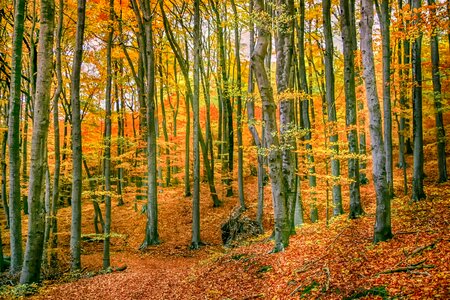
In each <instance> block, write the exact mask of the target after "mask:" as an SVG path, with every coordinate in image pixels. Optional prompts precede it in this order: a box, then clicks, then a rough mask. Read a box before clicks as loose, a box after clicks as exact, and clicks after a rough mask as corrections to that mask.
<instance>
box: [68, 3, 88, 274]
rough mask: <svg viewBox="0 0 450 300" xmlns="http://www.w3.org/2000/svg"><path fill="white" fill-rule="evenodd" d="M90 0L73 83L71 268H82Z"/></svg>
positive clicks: (82, 9) (82, 14)
mask: <svg viewBox="0 0 450 300" xmlns="http://www.w3.org/2000/svg"><path fill="white" fill-rule="evenodd" d="M85 20H86V0H78V10H77V31H76V37H75V51H74V58H73V65H72V82H71V86H70V92H71V99H70V100H71V101H70V102H71V106H72V166H73V168H72V225H71V236H70V253H71V269H72V270H73V271H75V270H80V269H81V245H80V244H81V191H82V180H83V173H82V172H83V170H82V139H81V107H80V75H81V63H82V60H83V42H84V27H85Z"/></svg>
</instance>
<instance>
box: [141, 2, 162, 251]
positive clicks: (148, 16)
mask: <svg viewBox="0 0 450 300" xmlns="http://www.w3.org/2000/svg"><path fill="white" fill-rule="evenodd" d="M141 5H142V8H143V14H144V18H143V19H144V30H145V43H146V45H145V56H146V62H147V66H146V76H147V83H146V86H145V94H146V98H147V126H148V134H147V152H148V159H147V171H148V192H147V225H146V234H145V240H144V242H143V244H142V245H141V249H143V248H146V247H147V246H151V245H156V244H159V234H158V201H157V200H158V198H157V196H158V194H157V163H156V156H157V153H156V127H155V125H156V124H155V121H154V120H155V109H156V105H155V57H154V53H153V28H152V24H153V18H152V12H151V7H150V3H149V2H144V3H142V2H141Z"/></svg>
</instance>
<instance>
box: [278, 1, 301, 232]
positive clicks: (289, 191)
mask: <svg viewBox="0 0 450 300" xmlns="http://www.w3.org/2000/svg"><path fill="white" fill-rule="evenodd" d="M276 7H277V8H276V15H277V25H276V26H277V29H278V32H277V35H276V38H275V49H276V57H277V60H276V83H277V93H278V98H279V101H280V133H281V148H282V149H283V150H282V174H283V184H284V192H285V194H284V196H285V197H286V200H284V201H285V203H286V208H287V210H288V211H289V212H288V216H290V215H291V213H290V212H293V211H294V205H295V189H296V186H295V176H296V175H295V169H296V167H297V166H296V163H295V155H294V151H295V148H296V142H295V139H294V137H293V135H292V134H290V133H289V132H291V131H292V130H293V129H294V128H295V120H294V100H293V99H292V98H291V97H290V96H287V95H288V93H289V91H290V90H291V89H292V87H293V85H292V82H291V81H292V80H290V79H291V75H292V74H291V67H292V54H293V53H292V48H293V28H294V26H293V25H294V24H293V10H294V3H293V1H291V0H278V1H277V5H276ZM291 208H292V209H291ZM289 223H290V224H291V225H293V222H289ZM290 230H291V232H292V231H293V232H295V229H294V228H293V227H292V226H291V228H290Z"/></svg>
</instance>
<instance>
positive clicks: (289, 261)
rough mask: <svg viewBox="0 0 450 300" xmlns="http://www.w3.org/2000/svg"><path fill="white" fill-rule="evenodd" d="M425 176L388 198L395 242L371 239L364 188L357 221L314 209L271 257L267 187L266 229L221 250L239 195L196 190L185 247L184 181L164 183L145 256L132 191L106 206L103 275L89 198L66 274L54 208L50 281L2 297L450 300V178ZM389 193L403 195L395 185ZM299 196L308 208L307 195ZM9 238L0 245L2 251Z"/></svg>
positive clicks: (66, 232) (64, 217) (370, 196)
mask: <svg viewBox="0 0 450 300" xmlns="http://www.w3.org/2000/svg"><path fill="white" fill-rule="evenodd" d="M430 169H432V168H430V166H428V168H427V170H430ZM396 172H398V174H396V177H395V178H401V171H400V170H396ZM428 172H429V174H427V175H428V176H429V177H427V179H426V190H425V191H426V194H427V199H426V200H424V201H421V202H418V203H410V196H404V197H402V196H399V197H396V198H395V199H394V200H392V227H393V232H394V237H393V239H392V240H390V241H388V242H383V243H379V244H378V245H373V244H372V235H373V226H374V211H375V203H374V199H375V195H374V191H373V187H372V185H371V184H369V185H366V186H364V187H362V190H361V194H362V201H363V204H364V209H365V211H366V214H365V215H364V216H363V217H361V218H359V219H357V220H353V221H350V220H348V219H347V216H346V215H344V216H340V217H337V218H333V219H332V220H331V221H330V223H329V224H328V226H327V225H326V224H325V221H323V219H324V217H325V216H324V209H321V210H320V211H321V212H322V214H321V216H320V217H321V220H322V221H321V222H319V223H316V224H305V225H303V226H302V227H301V228H297V232H296V235H294V236H292V237H291V239H290V245H289V247H288V248H287V249H286V250H285V251H284V252H281V253H277V254H270V251H271V250H272V247H273V244H272V242H271V241H270V239H269V237H270V234H271V228H272V220H271V217H270V216H271V213H272V212H271V210H272V207H271V200H270V187H269V186H268V187H266V189H267V190H266V193H265V194H266V199H265V203H266V208H265V209H266V214H265V219H264V227H265V229H266V233H265V234H263V235H260V236H258V237H256V238H254V239H252V240H248V241H246V242H244V243H243V244H241V245H240V246H239V247H236V248H232V249H230V248H225V247H223V246H222V241H221V231H220V226H221V224H222V223H223V222H224V221H225V220H226V219H227V217H229V215H230V213H231V211H232V210H233V208H234V207H235V206H236V205H237V203H238V200H237V198H236V197H230V198H225V197H224V195H223V192H221V191H220V190H219V194H220V195H221V199H222V200H223V202H224V203H223V206H221V207H219V208H213V207H212V201H211V200H210V198H209V192H208V189H207V186H206V185H205V186H202V194H201V215H202V220H201V234H202V240H203V242H204V243H205V244H206V246H204V247H202V248H201V249H200V250H197V251H192V250H189V244H190V239H191V234H190V232H191V217H192V211H191V201H190V198H185V197H183V191H182V187H173V188H165V189H161V190H160V191H159V194H158V195H159V200H158V201H159V226H160V227H159V232H160V240H161V244H160V245H157V246H152V247H149V248H148V249H147V250H146V251H144V252H142V251H139V250H138V248H139V246H140V244H141V242H142V241H143V238H144V227H145V222H146V218H145V215H143V214H142V213H140V207H139V206H140V205H141V204H142V203H139V204H138V209H137V210H138V211H135V209H134V201H133V199H131V197H130V198H128V199H127V201H126V203H125V205H124V206H120V207H118V206H114V208H113V223H112V232H113V233H114V234H113V236H112V238H111V243H112V245H111V259H112V265H113V270H112V271H107V272H102V271H100V269H101V266H102V243H101V241H98V240H95V239H92V238H90V237H91V235H92V233H93V232H94V226H93V216H94V213H93V208H92V204H91V203H89V201H87V199H86V200H85V202H84V204H83V228H82V231H83V235H84V236H86V238H85V239H84V240H83V242H82V251H83V252H82V265H83V270H82V272H81V273H78V274H71V273H69V272H68V270H69V258H70V255H69V253H68V249H69V239H70V208H68V207H66V208H63V209H61V210H60V212H59V214H58V220H59V225H58V228H59V231H60V234H59V235H58V237H59V248H58V249H59V250H58V251H59V252H58V258H59V264H60V269H59V273H58V274H56V276H54V275H53V274H47V273H46V274H44V275H45V277H46V278H47V279H46V280H44V282H43V284H42V285H41V286H39V287H38V286H31V287H29V286H16V287H12V286H10V287H8V286H6V287H3V288H1V291H0V298H1V297H2V296H1V295H3V297H7V298H8V297H10V298H11V297H19V296H25V297H29V296H30V294H34V296H33V297H34V299H259V298H261V299H263V298H264V299H290V298H292V299H299V298H304V299H317V298H320V299H361V298H364V299H372V298H378V299H429V298H441V299H449V298H450V231H449V229H450V183H445V184H436V183H434V180H435V179H434V178H435V176H434V174H433V171H432V170H431V171H428ZM397 180H399V179H397ZM395 185H396V186H397V187H400V186H401V185H402V182H401V181H400V182H395ZM246 186H247V188H248V189H247V191H246V201H247V206H248V208H249V209H248V210H247V212H246V215H247V216H248V217H250V218H254V214H255V211H256V196H257V195H256V193H254V192H253V191H254V190H255V189H254V188H252V187H256V179H255V178H254V177H248V178H247V179H246ZM235 190H236V189H235ZM396 195H402V191H401V190H396ZM304 197H305V196H304ZM346 198H348V197H344V199H346ZM304 201H305V203H306V204H305V207H306V206H307V204H308V199H304ZM322 202H324V201H322ZM347 206H348V204H347ZM319 208H321V207H319ZM347 211H348V210H347ZM24 222H25V223H24V226H23V230H24V235H25V233H26V228H27V225H26V219H25V220H24ZM7 234H8V233H7V232H6V234H4V236H3V241H4V242H6V245H5V246H4V249H8V248H9V245H8V244H7V243H8V241H9V237H8V235H7ZM125 267H126V268H125ZM118 268H119V270H118ZM55 278H56V279H55ZM7 281H8V280H7ZM13 281H14V280H13V279H12V280H11V283H12V282H13ZM8 282H9V281H8ZM8 282H6V285H8V284H10V283H8Z"/></svg>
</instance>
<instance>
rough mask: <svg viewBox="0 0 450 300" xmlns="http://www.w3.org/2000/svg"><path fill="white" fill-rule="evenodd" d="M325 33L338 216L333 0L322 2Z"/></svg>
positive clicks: (326, 75) (339, 192)
mask: <svg viewBox="0 0 450 300" xmlns="http://www.w3.org/2000/svg"><path fill="white" fill-rule="evenodd" d="M322 3H323V4H322V8H323V20H324V23H323V25H324V35H325V78H326V94H325V95H326V99H327V113H328V123H329V127H330V149H331V152H332V154H331V176H333V177H334V178H336V179H335V180H334V181H333V204H334V209H333V215H334V216H338V215H340V214H343V213H344V210H343V208H342V193H341V185H340V184H339V183H338V182H336V180H337V178H339V177H340V176H341V163H340V161H339V158H338V157H337V156H338V155H339V144H338V143H339V140H338V134H337V124H336V123H337V117H336V105H335V99H334V69H333V52H334V51H333V36H332V31H331V15H330V10H331V0H324V1H323V2H322Z"/></svg>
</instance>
